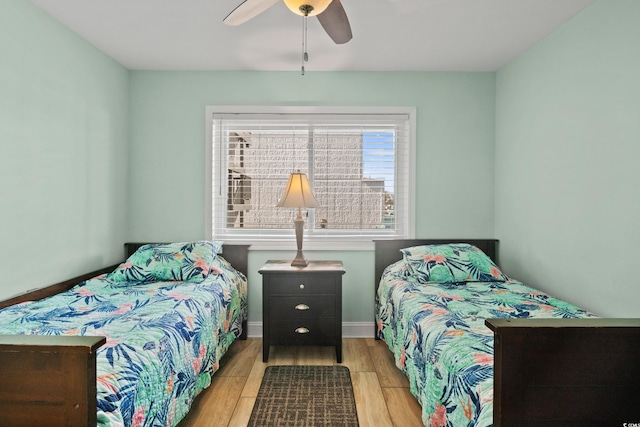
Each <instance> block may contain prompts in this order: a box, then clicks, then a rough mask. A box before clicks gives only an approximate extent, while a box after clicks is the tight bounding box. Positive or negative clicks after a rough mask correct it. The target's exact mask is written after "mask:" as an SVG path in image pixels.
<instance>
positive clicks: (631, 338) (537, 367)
mask: <svg viewBox="0 0 640 427" xmlns="http://www.w3.org/2000/svg"><path fill="white" fill-rule="evenodd" d="M485 323H486V325H487V326H488V327H489V328H490V329H491V330H492V331H493V332H494V351H495V352H494V357H495V360H494V363H495V365H494V410H493V421H494V426H496V427H500V426H549V425H553V426H560V427H562V426H581V427H583V426H596V425H597V426H603V425H611V426H623V425H636V424H638V423H640V319H591V318H590V319H487V320H486V321H485ZM625 423H627V424H625ZM633 423H636V424H633Z"/></svg>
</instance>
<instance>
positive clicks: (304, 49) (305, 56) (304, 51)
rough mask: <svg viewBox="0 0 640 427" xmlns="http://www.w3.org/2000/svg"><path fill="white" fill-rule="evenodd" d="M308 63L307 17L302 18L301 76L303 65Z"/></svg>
mask: <svg viewBox="0 0 640 427" xmlns="http://www.w3.org/2000/svg"><path fill="white" fill-rule="evenodd" d="M308 61H309V54H308V53H307V17H306V16H303V17H302V73H301V74H302V75H303V76H304V63H305V62H308Z"/></svg>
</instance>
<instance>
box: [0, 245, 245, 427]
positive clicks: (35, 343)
mask: <svg viewBox="0 0 640 427" xmlns="http://www.w3.org/2000/svg"><path fill="white" fill-rule="evenodd" d="M140 245H141V244H140V243H128V244H125V248H126V252H127V256H128V255H130V254H131V251H132V250H133V251H135V249H137V247H139V246H140ZM223 250H224V252H223V256H224V257H225V258H226V259H227V260H228V261H229V262H230V263H231V264H232V265H233V266H234V267H235V268H236V269H237V270H239V271H241V272H242V273H243V274H245V275H246V274H247V259H248V256H247V255H248V246H247V245H225V246H224V247H223ZM116 267H117V265H114V266H110V267H107V268H104V269H101V270H98V271H94V272H91V273H87V274H84V275H82V276H79V277H76V278H74V279H70V280H67V281H64V282H61V283H57V284H55V285H52V286H48V287H46V288H43V289H39V290H36V291H33V292H29V293H26V294H24V295H20V296H17V297H14V298H11V299H9V300H6V301H0V309H1V308H4V307H7V306H9V305H13V304H17V303H21V302H25V301H33V300H39V299H42V298H46V297H49V296H52V295H55V294H57V293H60V292H64V291H66V290H68V289H71V288H72V287H73V286H75V285H76V284H78V283H80V282H82V281H84V280H87V279H90V278H92V277H95V276H97V275H99V274H102V273H105V272H108V271H113V270H114V269H115V268H116ZM246 323H247V322H246V320H245V321H244V322H243V335H244V337H245V338H246ZM105 341H106V340H105V338H104V337H90V336H33V335H0V426H5V425H6V426H25V427H32V426H45V425H46V426H67V427H74V426H95V425H96V415H97V400H96V395H97V386H96V381H97V379H96V350H97V349H98V348H99V347H100V346H102V345H103V344H104V343H105Z"/></svg>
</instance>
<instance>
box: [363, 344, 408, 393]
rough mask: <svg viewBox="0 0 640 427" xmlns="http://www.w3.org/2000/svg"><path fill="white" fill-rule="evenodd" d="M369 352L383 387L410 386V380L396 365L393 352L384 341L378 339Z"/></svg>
mask: <svg viewBox="0 0 640 427" xmlns="http://www.w3.org/2000/svg"><path fill="white" fill-rule="evenodd" d="M369 352H370V353H371V359H372V360H373V364H374V366H375V371H376V372H377V374H378V379H379V380H380V386H381V387H409V380H408V379H407V377H406V376H405V375H404V374H403V373H402V371H401V370H400V369H398V368H397V367H396V364H395V361H394V359H393V353H391V351H390V350H389V347H387V344H386V343H385V342H384V341H377V342H376V343H375V345H370V346H369Z"/></svg>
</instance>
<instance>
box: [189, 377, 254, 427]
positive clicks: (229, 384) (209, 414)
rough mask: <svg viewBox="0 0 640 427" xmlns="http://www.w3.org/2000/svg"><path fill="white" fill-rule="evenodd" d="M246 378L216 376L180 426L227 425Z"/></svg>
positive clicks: (222, 426) (210, 426) (216, 426)
mask: <svg viewBox="0 0 640 427" xmlns="http://www.w3.org/2000/svg"><path fill="white" fill-rule="evenodd" d="M245 381H246V378H243V377H222V376H218V377H216V376H215V375H214V377H213V381H212V382H211V385H210V386H209V388H208V389H207V390H205V391H204V392H203V393H201V395H200V397H199V398H198V399H197V401H196V402H194V405H193V406H192V408H191V411H190V412H189V414H187V416H186V417H185V418H184V419H183V420H182V421H181V422H180V427H227V426H228V425H229V421H230V420H231V416H232V415H233V412H234V410H235V407H236V404H237V403H238V400H239V399H240V393H241V392H242V388H243V387H244V383H245Z"/></svg>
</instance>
